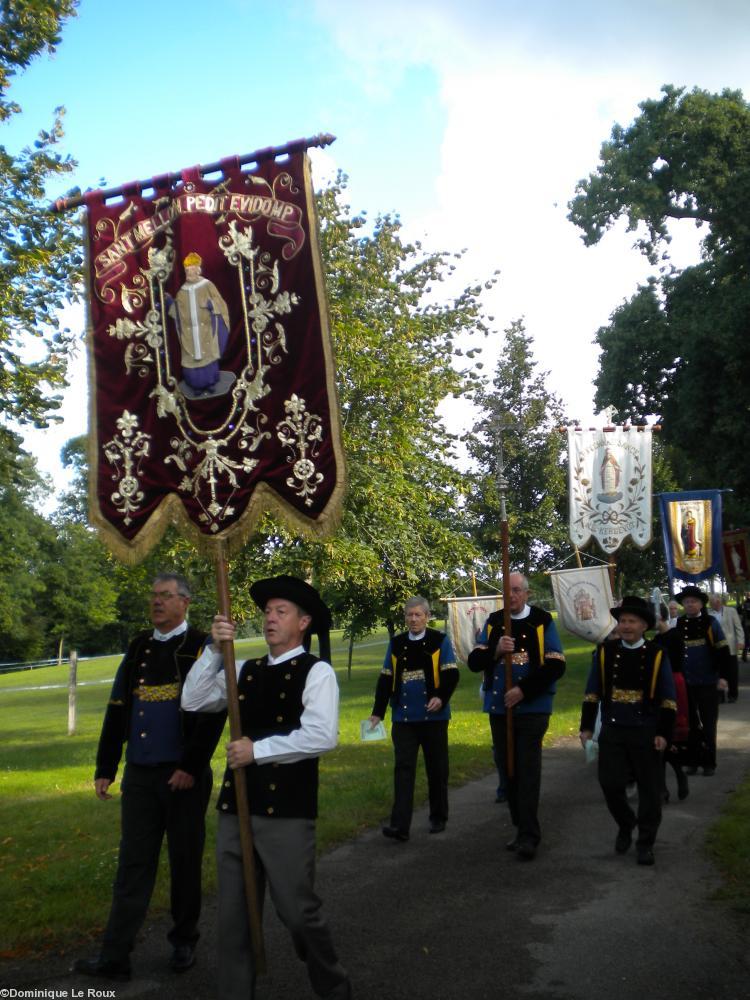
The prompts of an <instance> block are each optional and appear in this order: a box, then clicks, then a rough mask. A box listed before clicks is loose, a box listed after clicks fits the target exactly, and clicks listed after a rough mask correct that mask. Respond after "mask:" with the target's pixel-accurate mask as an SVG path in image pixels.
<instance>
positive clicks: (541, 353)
mask: <svg viewBox="0 0 750 1000" xmlns="http://www.w3.org/2000/svg"><path fill="white" fill-rule="evenodd" d="M316 9H317V10H318V12H319V14H320V16H321V17H323V18H327V19H328V20H329V21H330V28H331V31H332V32H333V33H334V34H335V37H336V38H337V40H338V43H339V45H340V46H341V48H342V51H343V52H344V53H345V55H346V56H348V58H349V59H351V60H352V61H354V62H356V65H357V67H358V68H359V70H360V72H362V73H364V74H367V75H368V77H369V78H371V79H379V80H380V81H381V83H380V85H381V86H384V87H387V86H388V85H389V82H392V81H394V80H396V79H398V78H399V76H400V74H401V73H403V71H404V70H405V68H406V67H407V66H409V65H416V64H425V63H426V64H428V65H430V66H431V67H433V69H434V70H435V72H436V73H437V75H438V78H439V81H440V101H441V103H442V106H443V109H444V130H443V138H442V147H441V163H440V171H439V176H438V179H437V182H436V188H435V206H434V209H433V210H432V211H430V213H429V214H428V215H427V216H425V217H424V218H420V219H416V218H413V217H410V215H409V213H408V208H407V207H406V206H402V216H403V218H404V221H405V224H406V228H407V231H408V232H409V234H410V235H423V234H424V235H425V237H426V241H427V242H428V244H429V245H431V246H433V247H434V248H436V249H457V248H459V247H468V248H469V253H468V255H467V258H466V261H465V267H464V269H463V271H462V273H461V275H460V276H459V277H460V278H462V279H464V280H465V281H469V280H471V279H473V278H476V277H482V276H488V275H490V274H491V273H492V272H493V271H494V270H495V269H496V268H499V269H500V271H501V272H502V275H501V279H500V282H499V284H498V285H497V287H496V289H495V290H494V291H493V292H492V293H491V295H490V296H489V298H488V306H489V309H488V311H489V312H490V313H491V314H494V316H495V317H496V320H497V322H498V326H499V328H503V327H505V326H507V325H508V324H509V323H510V321H511V320H512V319H515V318H518V317H520V316H524V317H525V320H526V328H527V332H528V333H529V334H530V335H531V336H532V337H533V338H534V340H535V344H536V352H537V356H538V359H539V362H540V365H541V367H542V368H544V369H550V370H551V376H550V386H551V388H553V390H554V391H555V392H556V393H558V394H559V395H561V396H562V397H563V399H564V401H565V402H566V404H567V406H568V409H569V411H570V413H571V415H574V416H580V417H581V419H584V420H585V419H588V414H590V413H591V411H592V402H593V388H592V385H591V381H592V378H593V377H594V375H595V372H596V368H597V352H596V349H595V348H594V346H593V345H592V340H593V337H594V335H595V332H596V330H597V328H598V327H599V326H601V325H603V324H605V323H606V322H607V320H608V317H609V315H610V314H611V312H612V311H613V310H614V309H615V308H616V307H617V306H618V305H619V304H620V303H621V302H622V301H623V300H624V299H625V298H628V297H629V296H630V295H632V294H633V292H634V291H635V290H636V287H637V284H638V283H639V282H642V281H645V279H646V277H647V276H648V274H649V273H651V270H652V269H651V268H650V267H649V265H648V264H647V262H646V261H645V259H644V258H642V257H641V256H640V255H639V254H638V253H637V252H636V251H635V250H633V249H632V244H633V241H634V236H633V234H632V233H626V232H625V227H624V225H620V226H618V227H616V228H615V229H614V230H613V231H612V232H611V233H609V234H608V235H607V236H606V237H605V239H604V240H603V241H602V243H601V244H600V245H598V246H597V247H595V248H590V249H587V248H585V247H584V246H583V244H582V242H581V239H580V235H579V233H578V231H577V230H576V229H575V228H574V227H573V225H572V224H571V223H570V222H568V221H567V219H566V214H567V207H566V206H567V203H568V201H569V200H570V199H571V198H572V196H573V194H574V190H575V185H576V182H577V181H578V180H579V179H581V178H582V177H584V176H586V175H587V174H588V173H590V172H591V171H592V170H594V169H595V167H596V165H597V161H598V154H599V148H600V146H601V143H602V142H603V141H604V140H605V139H606V138H608V136H609V133H610V130H611V127H612V125H613V124H614V122H615V121H619V122H620V123H622V124H627V123H629V122H630V121H632V119H633V118H634V117H635V116H636V114H637V113H638V107H637V105H638V103H639V102H640V101H642V100H644V99H646V98H649V97H658V95H659V89H660V87H661V85H663V84H664V83H665V82H675V83H677V84H681V83H685V84H687V85H689V86H693V85H700V86H706V87H710V88H713V89H721V88H722V87H724V86H732V87H735V86H739V85H741V84H742V83H743V82H745V81H746V80H747V78H748V71H747V65H748V63H747V54H748V53H747V49H748V44H747V41H746V40H747V39H748V37H750V33H749V32H748V31H747V28H749V27H750V8H749V7H748V6H747V5H746V4H744V3H740V2H729V0H723V2H718V3H715V4H713V5H711V7H710V8H709V6H708V5H706V4H704V3H702V2H697V0H696V2H691V0H660V2H659V0H631V2H628V3H619V4H618V3H615V4H602V3H601V2H600V0H597V2H594V0H585V2H580V0H579V2H572V3H566V4H565V5H562V4H559V3H558V2H556V0H549V2H539V0H536V2H534V0H532V2H530V3H529V2H527V3H515V2H496V0H486V2H484V0H466V2H464V3H462V4H460V5H458V4H456V3H454V2H447V0H438V2H430V3H429V4H428V3H426V2H421V0H420V2H412V3H409V4H408V5H404V4H403V3H402V2H401V3H398V2H396V0H381V2H380V3H378V4H377V6H376V7H375V8H370V7H369V5H368V7H367V9H366V10H365V6H364V4H360V3H356V2H354V3H352V2H351V0H317V3H316ZM706 37H711V38H712V47H711V50H708V49H707V46H706ZM409 166H410V168H411V169H417V165H415V164H411V165H409ZM672 250H673V255H674V256H675V257H676V259H677V260H678V262H679V263H680V264H683V265H684V264H688V263H691V262H694V261H695V260H696V259H697V252H698V251H697V236H696V234H695V230H694V229H692V228H690V229H689V231H686V227H683V228H682V231H681V232H680V233H679V234H678V238H677V239H676V241H675V244H674V245H673V248H672ZM485 353H486V358H485V362H486V364H485V371H486V370H487V369H488V368H489V369H490V370H491V368H492V367H493V365H494V361H495V354H496V352H495V351H494V350H493V349H492V348H491V347H489V348H488V349H487V350H486V352H485Z"/></svg>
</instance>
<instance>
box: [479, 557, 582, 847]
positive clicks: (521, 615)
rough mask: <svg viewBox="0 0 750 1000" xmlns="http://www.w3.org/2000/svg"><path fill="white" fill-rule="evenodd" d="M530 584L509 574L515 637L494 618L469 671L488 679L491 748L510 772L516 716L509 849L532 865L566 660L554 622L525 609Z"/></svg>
mask: <svg viewBox="0 0 750 1000" xmlns="http://www.w3.org/2000/svg"><path fill="white" fill-rule="evenodd" d="M528 596H529V584H528V580H527V579H526V577H525V576H522V575H521V574H520V573H511V574H510V602H509V605H510V612H511V635H504V634H503V633H504V627H503V613H502V612H501V611H496V612H494V613H493V614H491V615H490V617H489V618H488V619H487V622H486V623H485V626H484V629H483V630H482V634H481V636H480V644H479V645H478V646H477V647H476V648H475V649H473V650H472V652H471V653H470V655H469V661H468V666H469V669H470V670H473V671H474V672H475V673H479V672H480V671H481V672H483V673H484V684H483V690H484V711H485V712H488V713H489V717H490V729H491V731H492V743H493V745H494V746H495V747H496V748H497V749H499V750H500V754H501V758H502V763H503V769H504V771H505V773H506V774H507V773H508V767H507V741H506V712H508V711H511V710H512V711H513V731H514V737H515V753H514V768H513V771H514V773H513V777H512V778H510V777H509V778H508V782H507V795H508V806H509V807H510V815H511V819H512V821H513V824H514V826H515V827H516V835H515V836H514V837H513V839H512V840H511V841H510V842H509V843H508V844H507V845H506V846H507V848H508V850H509V851H515V853H516V855H517V857H518V858H520V859H522V860H525V861H528V860H531V859H532V858H533V857H534V856H535V855H536V851H537V846H538V844H539V841H540V840H541V829H540V826H539V820H538V817H537V812H538V808H539V790H540V785H541V777H542V740H543V739H544V734H545V733H546V732H547V727H548V726H549V717H550V714H551V713H552V701H553V698H554V695H555V690H556V682H557V681H558V680H559V678H560V677H562V675H563V674H564V673H565V656H564V654H563V651H562V646H561V644H560V638H559V636H558V634H557V629H556V627H555V623H554V622H553V620H552V616H551V615H550V614H548V612H546V611H544V610H543V609H542V608H537V607H534V606H533V605H532V606H530V605H529V604H527V599H528ZM506 652H511V653H512V654H513V686H512V687H511V688H510V690H508V691H506V690H505V673H504V666H503V654H504V653H506Z"/></svg>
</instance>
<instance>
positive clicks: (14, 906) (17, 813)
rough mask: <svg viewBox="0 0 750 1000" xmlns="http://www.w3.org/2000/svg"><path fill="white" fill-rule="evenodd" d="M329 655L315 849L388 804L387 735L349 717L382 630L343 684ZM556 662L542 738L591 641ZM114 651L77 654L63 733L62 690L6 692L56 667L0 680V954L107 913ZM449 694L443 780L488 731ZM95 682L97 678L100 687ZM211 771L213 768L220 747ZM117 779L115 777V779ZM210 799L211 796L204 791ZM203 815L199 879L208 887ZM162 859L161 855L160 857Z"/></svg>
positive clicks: (572, 688)
mask: <svg viewBox="0 0 750 1000" xmlns="http://www.w3.org/2000/svg"><path fill="white" fill-rule="evenodd" d="M332 638H333V659H334V663H335V664H336V666H337V668H338V669H337V674H338V677H339V684H340V688H341V721H340V734H341V735H340V744H339V747H338V748H337V749H336V750H335V751H333V752H332V753H330V754H327V755H326V756H325V757H323V758H322V760H321V792H320V820H319V824H318V838H319V847H320V849H321V850H325V849H326V848H327V847H330V846H332V845H333V844H335V843H339V842H341V841H343V840H346V839H347V838H349V837H351V836H353V835H354V834H356V833H357V832H358V831H360V830H362V829H365V828H366V827H369V826H373V825H376V824H377V823H379V822H380V821H382V820H383V819H385V818H386V817H387V815H388V813H389V810H390V805H391V789H392V765H393V757H392V749H391V744H390V740H388V741H385V742H380V743H365V744H363V743H361V742H360V740H359V723H360V720H362V719H365V718H367V717H368V716H369V714H370V711H371V708H372V700H373V693H374V690H375V682H376V678H377V674H378V672H379V670H380V666H381V664H382V660H383V655H384V652H385V633H379V634H375V635H373V636H370V637H368V638H367V639H366V640H364V642H363V643H362V644H361V645H359V646H357V647H356V648H355V651H354V660H353V669H352V676H351V679H348V678H347V672H346V669H345V667H346V645H345V644H344V643H342V642H341V640H340V636H339V635H338V634H337V633H334V636H333V637H332ZM563 643H564V646H565V651H566V655H567V659H568V669H567V673H566V675H565V677H564V678H563V679H562V681H561V682H560V683H559V685H558V694H557V698H556V701H555V714H554V715H553V716H552V724H551V726H550V731H549V733H548V735H547V741H548V742H550V743H552V742H554V741H555V740H558V739H560V738H561V737H564V736H568V735H570V734H574V733H577V731H578V720H579V713H580V705H581V698H582V693H583V687H584V683H585V676H586V673H587V670H588V664H589V660H590V652H591V647H590V646H589V645H588V644H587V643H585V642H583V641H582V640H578V639H575V638H574V637H572V636H568V635H564V636H563ZM261 648H262V642H261V641H260V640H250V641H247V642H244V643H239V644H238V653H239V656H240V657H243V656H245V655H249V654H250V652H251V651H253V652H254V651H256V650H259V649H261ZM118 661H119V657H106V658H101V659H97V660H91V661H84V662H82V663H80V664H79V668H78V683H79V687H78V724H77V732H76V734H75V735H74V736H68V735H67V718H68V694H67V689H66V688H65V687H63V688H58V689H49V690H45V689H44V688H41V687H38V686H37V687H36V688H35V690H31V691H21V690H13V689H17V688H20V687H22V686H26V685H29V686H31V685H52V684H60V683H63V684H65V683H66V682H67V665H65V666H63V667H46V668H43V669H39V670H34V671H29V672H22V673H14V674H5V675H2V676H0V706H2V711H3V740H2V744H0V906H1V907H2V913H3V921H2V931H0V957H6V958H7V957H10V956H16V955H19V954H25V953H33V952H35V951H40V950H48V949H52V948H57V947H62V946H65V945H70V944H71V943H73V942H78V941H82V940H84V939H86V938H90V937H94V936H96V935H98V934H99V933H100V932H101V930H102V928H103V925H104V923H105V921H106V918H107V914H108V911H109V904H110V894H111V886H112V880H113V877H114V869H115V863H116V859H117V847H118V838H119V809H118V806H117V801H118V799H117V791H118V789H119V783H118V784H116V785H115V786H114V789H113V790H114V791H115V798H114V799H113V800H112V801H109V802H100V801H98V800H97V799H96V798H95V796H94V792H93V771H94V759H95V756H96V747H97V742H98V739H99V731H100V728H101V723H102V718H103V714H104V708H105V705H106V702H107V699H108V697H109V688H110V684H109V679H111V678H112V677H113V676H114V672H115V669H116V666H117V663H118ZM461 675H462V676H461V683H460V684H459V686H458V689H457V691H456V693H455V695H454V697H453V701H452V705H453V721H452V722H451V726H450V748H451V749H450V764H451V784H452V785H461V784H464V783H465V782H466V781H469V780H471V779H472V778H476V777H478V776H480V775H483V774H487V773H489V772H490V771H491V770H492V759H491V754H490V749H489V747H490V739H489V726H488V724H487V718H486V716H484V715H483V713H482V712H481V711H480V707H481V706H480V699H479V681H480V678H479V676H478V675H475V674H472V673H470V672H469V671H468V670H466V669H462V671H461ZM102 681H107V682H106V683H102ZM224 743H225V740H222V741H221V742H220V744H219V748H218V750H217V753H216V756H215V757H214V773H215V777H216V779H217V783H218V779H219V778H220V777H221V774H222V773H223V746H224ZM118 777H119V775H118ZM214 794H216V793H214ZM425 798H426V785H425V781H424V774H423V769H422V768H420V769H419V770H418V779H417V793H416V801H417V802H422V801H424V800H425ZM215 826H216V824H215V820H214V818H213V810H210V813H209V824H208V828H209V843H208V845H207V850H206V859H205V868H204V883H205V886H206V888H207V890H209V891H210V890H211V889H212V888H214V887H215V869H214V851H213V845H214V833H215ZM162 860H163V861H164V862H166V852H163V858H162ZM168 886H169V880H168V873H167V868H166V864H163V866H162V870H161V871H160V875H159V881H158V885H157V890H156V893H155V896H154V900H153V904H152V906H153V908H154V909H162V910H163V909H166V908H167V907H168Z"/></svg>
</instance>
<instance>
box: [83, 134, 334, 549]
mask: <svg viewBox="0 0 750 1000" xmlns="http://www.w3.org/2000/svg"><path fill="white" fill-rule="evenodd" d="M150 183H151V186H150V189H148V190H147V191H146V192H144V191H142V190H140V189H139V187H138V185H131V186H130V187H129V188H128V187H126V188H125V189H124V192H125V193H124V196H123V197H122V198H120V199H118V200H117V201H116V202H113V203H112V202H111V203H108V202H107V201H106V199H105V196H104V193H103V192H101V191H94V192H90V193H89V194H87V195H86V196H85V199H84V200H85V204H86V209H87V226H88V251H89V257H88V265H89V266H88V278H89V286H90V296H89V303H90V309H89V331H88V333H89V337H88V341H89V371H90V399H91V402H90V435H89V439H90V468H91V497H90V501H91V502H90V507H91V519H92V522H93V523H94V524H96V526H97V527H98V529H99V530H100V532H101V533H102V535H103V537H104V539H105V541H106V542H107V543H108V544H109V546H110V547H111V548H112V549H113V550H114V551H115V552H116V554H118V555H119V556H120V557H121V558H124V559H126V560H128V561H131V562H135V561H137V560H138V559H140V558H142V557H143V556H144V555H145V554H146V552H147V551H148V550H149V549H150V548H151V547H152V546H153V545H154V544H155V542H156V541H158V539H159V538H160V537H161V535H162V534H163V532H164V530H165V528H166V527H167V525H168V524H169V523H170V522H176V523H177V524H178V525H179V526H180V528H181V529H182V530H183V531H184V532H186V533H187V534H188V535H190V536H191V537H192V538H193V540H194V541H195V543H196V544H197V546H198V548H199V549H201V550H202V551H204V552H210V551H211V550H212V549H213V548H215V546H216V542H217V541H221V542H223V543H225V550H226V552H227V553H231V552H232V551H234V550H236V549H237V548H239V547H240V546H241V545H242V544H243V543H244V542H245V541H246V539H247V537H248V536H249V534H250V533H251V532H252V530H253V529H254V527H255V526H256V524H257V521H258V519H259V517H260V516H261V514H262V513H263V512H265V511H272V512H274V513H276V514H278V515H280V516H281V517H283V518H284V519H285V520H286V521H287V522H288V523H289V524H290V525H291V526H293V527H296V528H299V529H302V530H308V531H312V532H317V533H323V532H325V531H326V530H328V529H330V528H331V527H332V526H333V525H335V523H336V521H337V519H338V516H339V514H340V508H341V502H342V497H343V490H344V462H343V450H342V446H341V431H340V424H339V410H338V403H337V397H336V389H335V382H334V366H333V356H332V349H331V342H330V334H329V327H328V317H327V311H326V304H325V292H324V286H323V275H322V268H321V262H320V253H319V249H318V242H317V227H316V219H315V211H314V203H313V192H312V184H311V178H310V170H309V162H308V158H307V154H306V152H305V151H304V150H303V149H297V151H295V152H293V153H292V154H291V155H289V156H288V157H286V158H284V159H283V160H277V159H274V158H273V157H270V156H269V157H268V158H265V159H262V158H261V159H260V160H259V162H257V163H256V165H255V166H254V167H253V169H243V167H242V166H241V164H240V161H239V160H238V159H237V158H230V159H227V160H223V161H221V165H220V170H218V171H217V172H216V174H214V175H210V176H208V177H206V176H203V175H202V172H201V170H200V169H199V168H197V167H196V168H194V169H192V170H185V171H183V172H182V174H181V176H179V179H178V180H176V181H175V180H174V175H172V176H171V177H170V176H163V177H154V178H153V179H152V180H151V182H150Z"/></svg>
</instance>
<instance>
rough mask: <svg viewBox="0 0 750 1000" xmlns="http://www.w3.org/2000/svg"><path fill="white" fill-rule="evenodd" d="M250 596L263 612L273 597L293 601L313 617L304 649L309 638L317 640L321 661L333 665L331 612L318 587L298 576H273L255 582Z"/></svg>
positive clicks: (308, 643)
mask: <svg viewBox="0 0 750 1000" xmlns="http://www.w3.org/2000/svg"><path fill="white" fill-rule="evenodd" d="M250 596H251V597H252V599H253V600H254V601H255V603H256V604H257V605H258V607H259V608H260V610H261V611H263V610H264V609H265V606H266V604H267V603H268V602H269V601H270V600H272V599H273V598H274V597H276V598H278V599H279V600H283V601H291V602H292V603H293V604H296V605H297V606H298V607H300V608H302V610H303V611H304V612H306V613H307V614H308V615H310V616H311V618H312V622H311V623H310V627H309V629H308V630H307V635H306V636H305V648H306V649H309V648H310V636H311V635H313V634H315V635H317V637H318V649H319V653H320V658H321V659H322V660H327V661H328V662H329V663H330V662H331V640H330V635H329V632H330V629H331V622H332V619H331V612H330V611H329V610H328V606H327V605H326V604H325V602H324V601H323V598H322V597H321V596H320V594H319V593H318V591H317V590H316V589H315V587H313V586H311V585H310V584H309V583H306V582H305V581H304V580H300V578H299V577H297V576H286V575H285V576H272V577H269V578H268V579H267V580H256V581H255V583H254V584H252V586H251V587H250Z"/></svg>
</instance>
